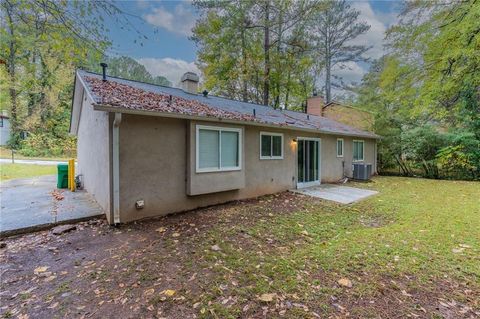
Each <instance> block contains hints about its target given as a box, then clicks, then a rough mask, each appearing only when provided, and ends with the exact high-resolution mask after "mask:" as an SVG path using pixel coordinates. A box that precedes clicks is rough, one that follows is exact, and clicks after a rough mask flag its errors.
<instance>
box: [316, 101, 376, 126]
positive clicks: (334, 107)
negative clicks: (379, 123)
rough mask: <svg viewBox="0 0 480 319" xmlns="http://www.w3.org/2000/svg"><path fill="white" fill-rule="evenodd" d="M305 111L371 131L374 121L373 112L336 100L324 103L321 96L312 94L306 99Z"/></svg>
mask: <svg viewBox="0 0 480 319" xmlns="http://www.w3.org/2000/svg"><path fill="white" fill-rule="evenodd" d="M307 113H310V114H315V115H318V116H323V117H326V118H329V119H332V120H334V121H337V122H340V123H343V124H346V125H349V126H353V127H356V128H359V129H361V130H365V131H372V130H373V124H374V121H375V117H374V115H373V113H371V112H368V111H365V110H360V109H358V108H356V107H353V106H350V105H346V104H341V103H339V102H336V101H332V102H330V103H328V104H326V105H325V103H324V99H323V96H313V97H311V98H309V99H308V100H307Z"/></svg>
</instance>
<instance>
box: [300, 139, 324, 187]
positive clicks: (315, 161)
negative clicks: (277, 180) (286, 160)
mask: <svg viewBox="0 0 480 319" xmlns="http://www.w3.org/2000/svg"><path fill="white" fill-rule="evenodd" d="M297 168H298V173H297V188H302V187H308V186H313V185H319V184H320V139H317V138H298V139H297Z"/></svg>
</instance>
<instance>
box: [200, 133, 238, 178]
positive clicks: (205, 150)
mask: <svg viewBox="0 0 480 319" xmlns="http://www.w3.org/2000/svg"><path fill="white" fill-rule="evenodd" d="M240 169H242V129H240V128H231V127H220V126H205V125H197V126H196V172H197V173H203V172H220V171H236V170H240Z"/></svg>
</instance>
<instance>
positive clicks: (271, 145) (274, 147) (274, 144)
mask: <svg viewBox="0 0 480 319" xmlns="http://www.w3.org/2000/svg"><path fill="white" fill-rule="evenodd" d="M260 159H283V134H282V133H271V132H260Z"/></svg>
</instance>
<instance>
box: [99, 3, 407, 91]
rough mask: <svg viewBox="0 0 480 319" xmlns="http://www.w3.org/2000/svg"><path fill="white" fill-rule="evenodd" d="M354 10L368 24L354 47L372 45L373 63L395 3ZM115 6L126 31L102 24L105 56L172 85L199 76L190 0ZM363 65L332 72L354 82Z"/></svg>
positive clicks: (392, 19) (362, 5) (359, 6)
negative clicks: (107, 43)
mask: <svg viewBox="0 0 480 319" xmlns="http://www.w3.org/2000/svg"><path fill="white" fill-rule="evenodd" d="M350 4H351V6H352V7H354V8H356V9H357V10H359V11H360V12H361V13H360V19H361V20H362V21H366V22H367V23H368V24H369V25H371V28H370V30H369V31H368V32H367V33H366V34H364V35H362V36H360V37H358V38H357V39H356V40H355V43H362V44H366V45H369V46H373V48H372V49H370V50H369V51H368V52H367V54H366V55H367V56H368V57H370V58H372V59H376V58H379V57H380V56H381V55H382V53H383V39H384V34H385V31H386V30H387V28H388V27H389V26H390V25H392V24H393V23H395V22H396V21H397V15H398V11H399V3H398V2H397V1H394V0H390V1H351V2H350ZM118 6H119V7H120V8H121V9H123V10H124V11H125V12H128V13H129V21H130V22H131V27H128V28H121V27H119V25H118V24H117V23H114V22H113V21H109V20H107V21H106V26H107V27H108V29H109V31H108V34H109V37H110V39H111V41H112V48H111V49H110V50H109V52H108V53H109V55H114V56H115V55H126V56H131V57H133V58H134V59H136V60H137V61H138V62H140V63H141V64H143V65H145V67H146V68H147V70H148V71H149V72H150V73H151V74H152V75H154V76H157V75H162V76H165V77H166V78H167V79H169V80H170V81H171V82H172V83H173V84H174V85H176V84H177V83H178V82H179V80H180V77H181V76H182V74H183V73H185V72H187V71H193V72H196V73H199V74H200V71H199V70H198V68H197V67H196V65H195V61H196V46H195V43H194V42H193V41H192V40H190V39H189V37H190V36H191V34H192V33H191V29H192V27H193V26H194V24H195V19H196V16H197V13H196V12H195V8H194V7H193V6H192V5H191V2H190V1H147V0H131V1H120V2H118ZM145 37H146V38H145ZM368 67H369V65H368V63H350V64H348V67H347V68H344V69H337V70H334V71H335V74H337V75H340V76H342V77H343V78H344V80H345V81H346V82H347V83H348V82H350V83H351V82H352V81H354V82H359V81H360V80H361V78H362V76H363V74H365V73H366V72H367V71H368Z"/></svg>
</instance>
